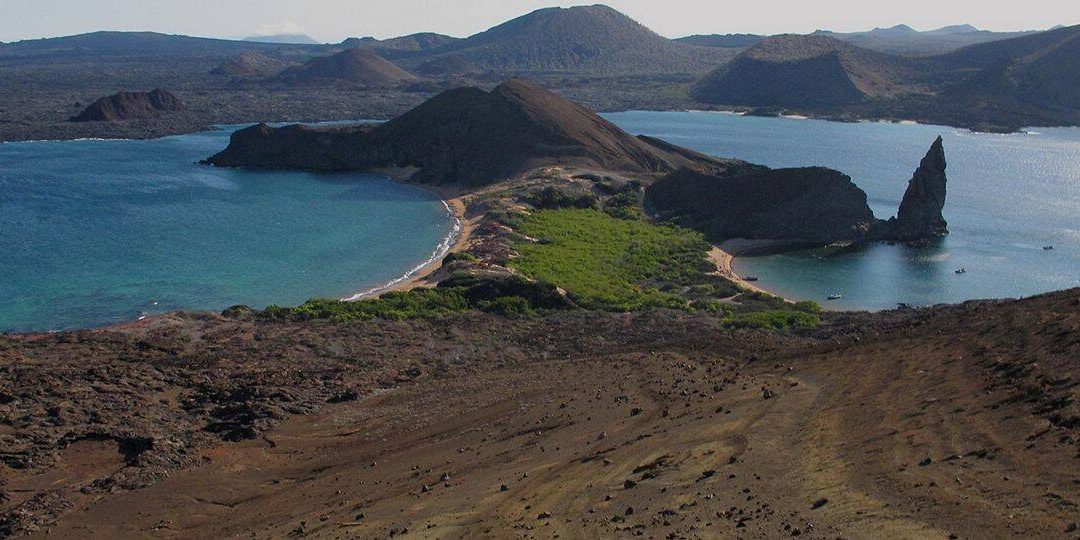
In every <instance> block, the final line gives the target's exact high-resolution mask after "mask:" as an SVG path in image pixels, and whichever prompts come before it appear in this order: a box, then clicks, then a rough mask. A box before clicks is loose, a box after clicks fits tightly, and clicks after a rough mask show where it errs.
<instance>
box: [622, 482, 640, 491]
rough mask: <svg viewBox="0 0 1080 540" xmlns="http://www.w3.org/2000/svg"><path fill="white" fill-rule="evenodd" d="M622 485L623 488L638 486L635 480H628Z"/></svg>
mask: <svg viewBox="0 0 1080 540" xmlns="http://www.w3.org/2000/svg"><path fill="white" fill-rule="evenodd" d="M622 487H623V489H633V488H635V487H637V482H635V481H633V480H627V481H625V482H623V484H622Z"/></svg>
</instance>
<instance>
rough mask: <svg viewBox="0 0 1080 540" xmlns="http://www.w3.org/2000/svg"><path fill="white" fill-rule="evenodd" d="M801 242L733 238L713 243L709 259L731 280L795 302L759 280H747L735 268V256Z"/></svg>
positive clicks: (721, 273) (785, 247) (782, 247)
mask: <svg viewBox="0 0 1080 540" xmlns="http://www.w3.org/2000/svg"><path fill="white" fill-rule="evenodd" d="M801 245H802V243H801V242H792V241H789V240H750V239H746V238H732V239H729V240H725V241H723V242H721V243H720V244H712V249H711V250H710V251H709V259H710V260H712V262H713V264H715V265H716V269H717V273H718V274H720V275H721V276H723V277H725V278H727V279H729V280H731V281H732V282H734V283H735V284H736V285H738V286H740V287H742V288H744V289H748V290H751V291H754V292H758V293H763V294H768V295H771V296H775V297H777V298H780V299H782V300H783V301H784V302H787V303H789V304H794V303H795V302H796V301H797V300H795V299H792V298H788V297H786V296H783V295H781V294H777V293H775V292H773V291H770V290H768V289H766V288H764V287H761V286H760V285H757V282H752V281H747V280H745V279H743V277H742V276H740V275H739V274H738V273H737V272H736V271H735V268H734V265H733V263H734V262H735V258H736V257H739V256H746V255H750V254H753V253H761V252H773V251H780V250H784V249H791V248H794V247H798V246H801Z"/></svg>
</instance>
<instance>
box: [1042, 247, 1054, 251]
mask: <svg viewBox="0 0 1080 540" xmlns="http://www.w3.org/2000/svg"><path fill="white" fill-rule="evenodd" d="M1051 249H1054V246H1043V251H1050V250H1051Z"/></svg>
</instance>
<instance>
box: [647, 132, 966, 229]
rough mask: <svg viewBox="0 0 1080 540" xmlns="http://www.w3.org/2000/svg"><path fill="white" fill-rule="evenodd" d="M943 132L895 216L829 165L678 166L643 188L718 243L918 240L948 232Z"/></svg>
mask: <svg viewBox="0 0 1080 540" xmlns="http://www.w3.org/2000/svg"><path fill="white" fill-rule="evenodd" d="M945 166H946V162H945V149H944V145H943V143H942V140H941V137H938V138H937V140H935V141H934V143H933V144H932V145H931V147H930V150H929V151H928V152H927V154H926V157H924V158H923V159H922V162H921V163H920V164H919V168H918V169H917V170H916V171H915V174H914V175H913V176H912V178H911V181H910V182H909V183H908V188H907V192H906V193H905V194H904V198H903V201H902V202H901V204H900V210H899V212H898V214H897V216H896V217H894V218H891V219H889V220H887V221H886V220H881V219H878V218H876V217H874V214H873V212H872V211H871V210H870V207H869V205H867V202H866V193H865V192H864V191H863V190H862V189H860V188H859V187H858V186H856V185H855V184H854V183H853V182H852V181H851V178H849V177H848V176H846V175H844V174H842V173H840V172H838V171H834V170H832V169H827V168H824V167H806V168H794V169H768V168H765V167H760V168H758V169H757V170H751V171H750V172H741V173H738V174H716V173H705V172H700V171H695V170H692V169H690V168H687V169H682V170H679V171H677V172H675V173H673V174H671V175H668V176H667V177H665V178H663V179H661V180H659V181H658V182H656V183H655V184H653V185H652V186H650V187H649V189H648V190H647V192H646V198H645V202H646V204H647V205H648V206H649V207H650V208H651V209H652V210H653V211H654V212H656V214H657V216H658V217H659V218H660V219H666V220H672V221H674V222H676V223H678V224H680V225H683V226H686V227H690V228H693V229H697V230H699V231H701V232H702V233H704V234H705V235H706V236H708V237H709V239H710V240H712V241H713V242H717V243H718V242H722V241H724V240H729V239H733V238H745V239H753V240H788V241H791V242H792V243H795V244H829V243H833V242H851V243H858V242H866V241H897V242H916V241H921V240H926V239H930V238H937V237H940V236H943V235H945V234H947V233H948V229H947V224H946V222H945V218H944V217H943V216H942V209H943V208H944V206H945V192H946V183H947V178H946V175H945Z"/></svg>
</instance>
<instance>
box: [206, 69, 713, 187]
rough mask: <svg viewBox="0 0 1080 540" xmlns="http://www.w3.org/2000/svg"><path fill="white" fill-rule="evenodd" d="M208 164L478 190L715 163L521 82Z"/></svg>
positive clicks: (285, 133)
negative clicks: (554, 171) (585, 173)
mask: <svg viewBox="0 0 1080 540" xmlns="http://www.w3.org/2000/svg"><path fill="white" fill-rule="evenodd" d="M207 162H208V163H210V164H213V165H218V166H227V167H271V168H304V169H314V170H376V169H380V168H407V169H416V170H415V172H414V173H413V174H411V178H410V179H411V180H412V181H416V182H423V183H436V184H443V183H461V184H466V185H483V184H489V183H492V182H495V181H499V180H502V179H505V178H509V177H513V176H516V175H518V174H520V173H523V172H526V171H529V170H532V169H535V168H537V167H542V166H549V165H565V166H579V167H586V168H596V169H602V170H611V171H620V172H626V173H633V174H653V173H665V172H670V171H673V170H675V169H676V168H677V167H680V166H684V165H687V164H691V163H695V162H696V163H699V164H702V165H705V166H713V167H723V166H724V165H725V164H722V163H720V162H719V161H717V160H711V159H709V158H706V157H705V156H700V155H697V154H694V153H692V152H689V151H678V152H676V151H672V149H671V148H667V147H664V146H663V145H662V144H659V143H657V144H652V143H650V142H646V141H644V140H641V139H638V138H635V137H633V136H631V135H629V134H627V133H626V132H624V131H622V130H621V129H619V128H618V127H616V126H615V125H614V124H611V123H610V122H608V121H607V120H604V119H603V118H600V117H599V116H597V115H596V114H595V113H593V112H592V111H589V110H588V109H585V108H584V107H582V106H580V105H578V104H576V103H574V102H572V101H569V100H567V99H565V98H562V97H560V96H557V95H555V94H553V93H551V92H548V91H547V90H544V89H542V88H540V87H538V86H535V85H533V84H530V83H528V82H526V81H523V80H518V79H515V80H510V81H507V82H505V83H503V84H501V85H499V86H498V87H496V88H495V89H494V90H492V91H491V92H485V91H483V90H480V89H477V88H459V89H456V90H448V91H446V92H443V93H441V94H439V95H437V96H435V97H433V98H431V99H430V100H428V101H426V102H424V103H423V104H421V105H420V106H418V107H416V108H415V109H413V110H411V111H409V112H407V113H405V114H404V115H402V116H400V117H398V118H395V119H394V120H391V121H390V122H387V123H385V124H382V125H380V126H377V127H373V128H372V127H360V128H347V129H336V130H320V129H313V128H309V127H304V126H296V125H294V126H287V127H284V128H280V129H272V128H270V127H268V126H266V125H265V124H260V125H257V126H253V127H250V128H247V129H244V130H241V131H238V132H236V133H235V134H234V135H233V137H232V140H231V141H230V143H229V146H228V148H226V149H225V150H224V151H223V152H221V153H219V154H217V155H215V156H213V157H211V158H210V159H208V160H207Z"/></svg>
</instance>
